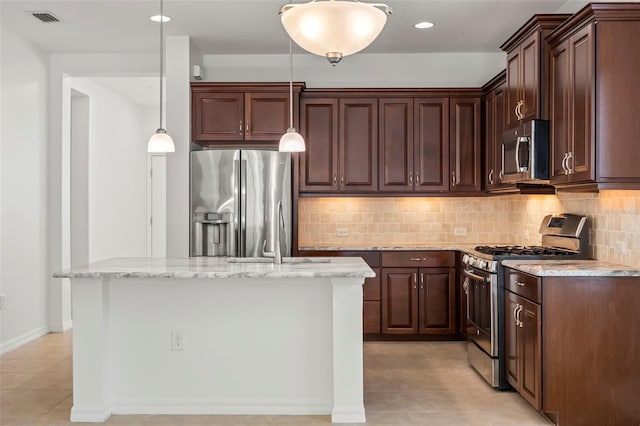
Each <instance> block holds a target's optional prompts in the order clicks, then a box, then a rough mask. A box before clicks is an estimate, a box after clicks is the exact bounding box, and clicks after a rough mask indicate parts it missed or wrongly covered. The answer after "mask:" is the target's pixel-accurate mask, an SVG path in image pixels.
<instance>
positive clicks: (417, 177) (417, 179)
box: [413, 173, 420, 185]
mask: <svg viewBox="0 0 640 426" xmlns="http://www.w3.org/2000/svg"><path fill="white" fill-rule="evenodd" d="M413 181H414V182H415V183H416V185H420V173H416V176H415V179H414V180H413Z"/></svg>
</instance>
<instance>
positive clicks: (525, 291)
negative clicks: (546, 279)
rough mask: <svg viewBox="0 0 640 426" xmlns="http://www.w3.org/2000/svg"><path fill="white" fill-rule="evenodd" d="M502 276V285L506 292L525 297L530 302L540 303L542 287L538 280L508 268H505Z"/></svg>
mask: <svg viewBox="0 0 640 426" xmlns="http://www.w3.org/2000/svg"><path fill="white" fill-rule="evenodd" d="M504 274H505V277H504V285H505V288H506V289H507V290H509V291H511V292H513V293H515V294H518V295H520V296H522V297H525V298H527V299H529V300H531V301H532V302H535V303H541V301H542V294H541V292H542V286H541V285H540V283H539V280H538V278H536V277H534V276H532V275H529V274H525V273H524V272H519V271H514V270H513V269H510V268H505V271H504Z"/></svg>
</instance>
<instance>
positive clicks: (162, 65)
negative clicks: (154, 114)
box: [160, 0, 164, 129]
mask: <svg viewBox="0 0 640 426" xmlns="http://www.w3.org/2000/svg"><path fill="white" fill-rule="evenodd" d="M163 74H164V7H163V1H162V0H160V128H161V129H164V127H163V125H162V104H163V100H162V95H163V90H162V77H163Z"/></svg>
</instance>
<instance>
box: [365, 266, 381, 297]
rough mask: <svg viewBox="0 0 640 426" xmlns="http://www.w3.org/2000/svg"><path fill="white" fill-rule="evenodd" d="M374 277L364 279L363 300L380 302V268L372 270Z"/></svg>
mask: <svg viewBox="0 0 640 426" xmlns="http://www.w3.org/2000/svg"><path fill="white" fill-rule="evenodd" d="M372 269H373V272H375V273H376V276H375V277H373V278H366V279H365V280H364V285H363V286H362V299H363V300H380V268H372Z"/></svg>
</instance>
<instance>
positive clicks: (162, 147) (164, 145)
mask: <svg viewBox="0 0 640 426" xmlns="http://www.w3.org/2000/svg"><path fill="white" fill-rule="evenodd" d="M175 150H176V147H175V146H174V144H173V139H172V138H171V136H169V134H167V132H166V130H164V129H158V130H156V132H155V133H154V134H153V135H152V136H151V137H150V138H149V143H148V144H147V152H175Z"/></svg>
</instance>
